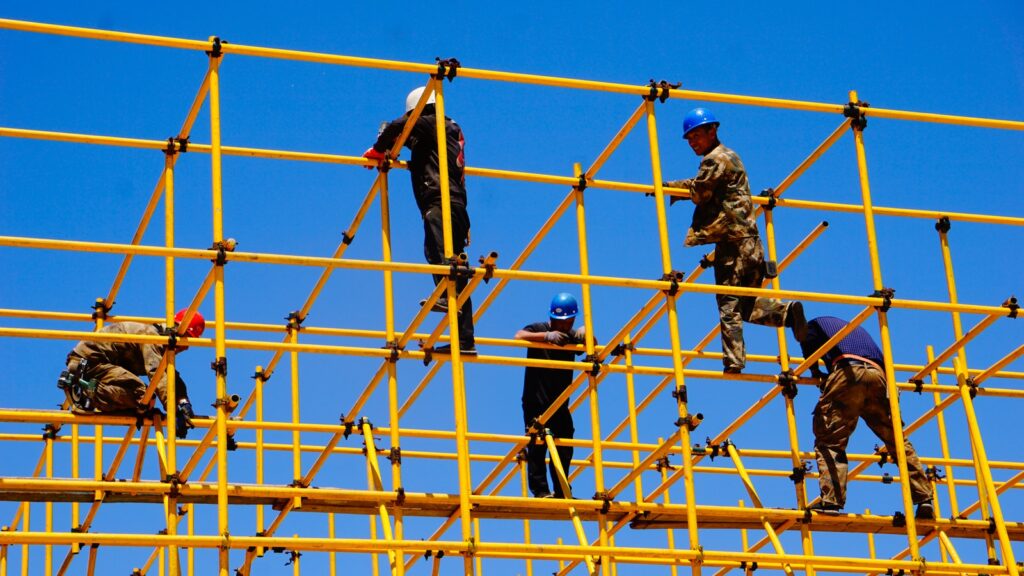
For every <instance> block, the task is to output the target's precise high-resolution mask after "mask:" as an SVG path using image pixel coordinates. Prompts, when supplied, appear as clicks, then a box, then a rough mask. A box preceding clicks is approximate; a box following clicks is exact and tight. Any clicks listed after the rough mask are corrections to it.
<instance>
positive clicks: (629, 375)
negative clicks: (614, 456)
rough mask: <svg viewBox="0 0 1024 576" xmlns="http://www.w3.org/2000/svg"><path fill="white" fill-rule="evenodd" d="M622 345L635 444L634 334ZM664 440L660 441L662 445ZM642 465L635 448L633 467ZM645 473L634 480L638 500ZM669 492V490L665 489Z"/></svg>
mask: <svg viewBox="0 0 1024 576" xmlns="http://www.w3.org/2000/svg"><path fill="white" fill-rule="evenodd" d="M622 347H623V350H624V353H625V357H626V407H627V408H628V409H629V441H630V442H632V443H633V445H634V446H635V445H636V444H638V443H639V442H640V430H639V428H638V427H637V422H636V390H635V386H634V382H633V380H634V378H633V340H632V335H631V334H629V333H626V336H625V337H624V338H623V339H622ZM662 442H663V440H659V441H658V445H659V446H660V445H661V443H662ZM639 466H640V451H639V450H636V449H634V450H633V468H638V467H639ZM642 477H643V474H639V475H637V477H636V480H634V481H633V487H634V488H636V502H638V503H639V502H643V499H644V485H643V481H642V479H641V478H642ZM665 493H666V494H668V491H667V490H666V491H665Z"/></svg>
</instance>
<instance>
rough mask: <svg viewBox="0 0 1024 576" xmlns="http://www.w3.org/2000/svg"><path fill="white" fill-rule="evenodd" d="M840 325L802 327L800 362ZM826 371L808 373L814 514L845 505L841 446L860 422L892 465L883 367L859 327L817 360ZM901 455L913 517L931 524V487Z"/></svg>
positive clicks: (825, 322) (823, 320) (917, 465)
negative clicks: (817, 387)
mask: <svg viewBox="0 0 1024 576" xmlns="http://www.w3.org/2000/svg"><path fill="white" fill-rule="evenodd" d="M846 324H847V323H846V322H845V321H844V320H840V319H839V318H835V317H833V316H820V317H818V318H815V319H813V320H811V321H810V322H809V323H808V325H807V337H806V338H804V340H803V341H802V342H801V343H800V347H801V349H802V350H803V354H804V357H805V358H806V357H808V356H810V355H811V354H814V352H815V351H817V350H818V349H819V348H821V346H822V345H824V344H825V343H826V342H827V341H828V340H829V338H831V337H832V336H834V335H835V334H836V333H838V332H839V331H840V330H842V329H843V327H845V326H846ZM821 361H822V362H824V363H825V366H826V367H827V369H828V375H827V376H826V375H825V374H823V373H822V372H821V369H820V368H819V367H818V363H817V362H815V363H814V365H813V366H811V373H812V374H813V375H814V376H815V377H817V378H819V379H821V381H822V384H821V398H819V399H818V405H817V406H815V407H814V454H815V457H816V458H817V460H818V472H819V474H820V478H819V481H818V482H819V484H820V486H821V502H819V503H817V504H815V505H814V506H812V507H811V508H812V509H814V510H840V509H842V508H843V506H844V505H845V504H846V475H847V470H848V468H849V464H848V463H847V460H846V445H847V443H849V441H850V435H852V434H853V431H854V430H855V429H856V428H857V420H858V418H863V419H864V422H866V423H867V425H868V427H869V428H871V431H872V432H874V433H875V436H878V439H879V440H881V441H882V442H884V443H885V448H886V450H887V451H888V454H889V455H890V456H891V457H892V458H893V460H895V459H896V439H895V436H894V433H893V426H892V411H891V409H890V408H889V394H888V389H887V387H886V383H885V370H884V368H883V366H884V365H885V361H884V360H883V358H882V351H881V350H879V349H878V345H877V344H875V341H874V340H872V339H871V336H869V335H868V333H867V331H865V330H864V329H863V328H861V327H859V326H858V327H857V328H854V329H853V331H852V332H850V333H849V334H848V335H847V336H846V337H845V338H843V339H842V340H840V341H839V343H838V344H836V345H835V346H834V347H833V348H832V349H830V350H829V351H828V352H826V353H825V355H824V356H822V358H821ZM903 447H904V449H905V450H906V454H907V472H908V474H909V478H904V479H902V480H903V481H904V482H908V481H909V482H910V494H911V497H912V499H913V502H914V504H916V505H917V511H916V513H915V514H914V516H915V517H917V518H921V519H927V520H930V519H933V518H935V509H934V508H933V505H932V488H931V484H929V483H928V480H927V479H926V478H925V475H924V469H923V468H922V467H921V461H920V460H919V459H918V458H917V452H915V451H914V445H913V444H911V443H910V441H909V440H904V442H903Z"/></svg>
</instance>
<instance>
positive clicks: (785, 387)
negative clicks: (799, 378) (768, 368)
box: [778, 370, 798, 400]
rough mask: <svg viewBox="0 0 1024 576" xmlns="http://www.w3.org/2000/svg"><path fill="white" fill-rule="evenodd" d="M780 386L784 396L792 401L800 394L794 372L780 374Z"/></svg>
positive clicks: (787, 371) (788, 371)
mask: <svg viewBox="0 0 1024 576" xmlns="http://www.w3.org/2000/svg"><path fill="white" fill-rule="evenodd" d="M778 378H779V386H781V387H782V395H783V396H785V397H786V398H789V399H790V400H792V399H793V398H796V394H797V392H798V390H797V386H796V374H793V371H792V370H785V371H783V372H781V373H779V377H778Z"/></svg>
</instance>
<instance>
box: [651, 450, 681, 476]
mask: <svg viewBox="0 0 1024 576" xmlns="http://www.w3.org/2000/svg"><path fill="white" fill-rule="evenodd" d="M654 469H655V470H657V471H658V472H661V471H662V470H675V469H676V468H675V466H673V465H672V463H671V462H669V460H668V454H665V455H664V456H662V457H661V458H658V459H657V460H655V461H654Z"/></svg>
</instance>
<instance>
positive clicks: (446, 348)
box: [434, 344, 476, 356]
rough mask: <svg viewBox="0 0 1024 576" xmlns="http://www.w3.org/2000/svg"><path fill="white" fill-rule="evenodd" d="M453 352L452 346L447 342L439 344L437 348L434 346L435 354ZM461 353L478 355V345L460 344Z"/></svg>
mask: <svg viewBox="0 0 1024 576" xmlns="http://www.w3.org/2000/svg"><path fill="white" fill-rule="evenodd" d="M451 353H452V347H451V346H449V345H448V344H445V345H443V346H438V347H437V348H434V354H451ZM459 353H460V354H462V355H463V356H476V347H473V346H469V347H461V346H460V347H459Z"/></svg>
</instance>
